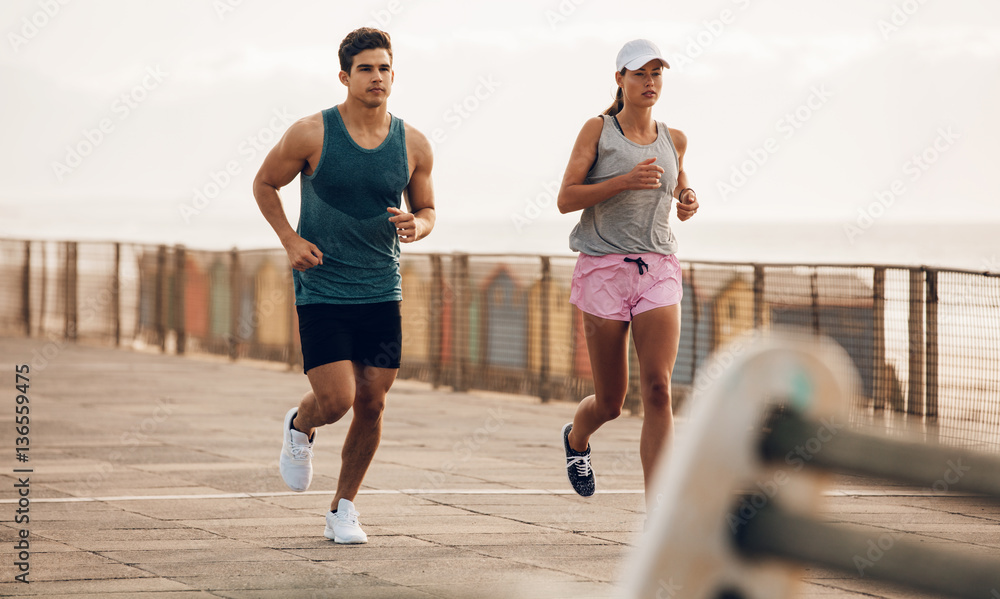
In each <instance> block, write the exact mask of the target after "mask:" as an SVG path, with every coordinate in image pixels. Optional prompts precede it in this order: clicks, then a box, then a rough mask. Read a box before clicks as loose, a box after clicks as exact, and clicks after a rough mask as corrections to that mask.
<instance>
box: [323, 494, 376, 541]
mask: <svg viewBox="0 0 1000 599" xmlns="http://www.w3.org/2000/svg"><path fill="white" fill-rule="evenodd" d="M360 515H361V514H359V513H358V510H356V509H354V503H353V502H350V501H348V500H346V499H341V500H340V501H339V502H337V511H336V512H327V513H326V530H325V531H323V536H324V537H326V538H328V539H333V542H334V543H341V544H354V543H367V542H368V535H366V534H365V531H363V530H361V523H360V522H358V516H360Z"/></svg>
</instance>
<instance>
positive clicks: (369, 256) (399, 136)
mask: <svg viewBox="0 0 1000 599" xmlns="http://www.w3.org/2000/svg"><path fill="white" fill-rule="evenodd" d="M339 58H340V68H341V72H340V82H341V83H343V84H344V86H346V87H347V99H346V100H344V102H343V103H342V104H339V105H337V106H334V107H332V108H329V109H326V110H323V111H322V112H320V113H317V114H313V115H312V116H307V117H305V118H303V119H300V120H298V121H296V122H295V123H293V124H292V126H291V127H289V128H288V131H287V132H285V134H284V136H283V137H282V138H281V140H280V141H279V142H278V144H277V145H276V146H275V147H274V149H272V150H271V152H270V153H269V154H268V155H267V157H266V158H265V159H264V163H263V164H262V165H261V167H260V172H258V173H257V178H256V180H255V181H254V186H253V191H254V197H255V198H256V199H257V204H258V205H259V206H260V210H261V212H262V213H263V214H264V218H266V219H267V222H268V223H270V225H271V227H272V228H273V229H274V231H275V233H277V235H278V238H279V239H280V240H281V244H282V246H284V248H285V251H286V252H287V253H288V260H289V261H290V262H291V265H292V268H293V269H294V272H293V277H294V284H295V306H296V310H297V311H298V317H299V336H300V338H301V341H302V358H303V363H304V364H303V366H304V369H305V373H306V376H307V377H308V378H309V384H310V386H311V388H312V389H311V390H310V391H309V392H308V393H306V394H305V396H304V397H303V398H302V401H301V402H299V404H298V406H296V407H293V408H291V409H290V410H288V413H287V414H285V418H284V422H283V425H282V439H283V442H282V447H281V456H280V459H279V469H280V471H281V477H282V479H284V481H285V484H287V485H288V486H289V487H290V488H291V489H292V490H294V491H305V490H306V489H308V488H309V483H310V482H311V481H312V472H313V471H312V457H313V445H314V443H315V439H316V429H318V428H320V427H322V426H325V425H328V424H333V423H334V422H337V421H338V420H340V419H341V418H343V417H344V415H346V414H347V412H348V411H349V410H353V412H354V414H353V417H352V420H351V425H350V427H349V429H348V431H347V438H346V439H345V440H344V447H343V452H342V456H341V457H342V461H341V467H340V478H339V479H338V481H337V492H336V495H335V496H334V498H333V502H332V503H331V505H330V512H328V513H327V514H326V530H325V532H324V534H325V536H326V537H327V538H328V539H333V540H334V541H335V542H337V543H366V542H368V537H367V535H366V534H365V532H364V531H363V530H362V529H361V525H360V523H359V521H358V516H359V514H358V511H357V509H355V506H354V499H355V497H356V496H357V494H358V491H359V489H360V488H361V481H362V480H363V479H364V476H365V473H366V472H367V471H368V466H369V465H370V464H371V461H372V457H373V456H374V455H375V450H376V449H377V448H378V445H379V441H380V439H381V435H382V411H383V409H384V408H385V396H386V393H387V392H388V391H389V387H391V386H392V383H393V381H394V380H395V379H396V373H397V371H398V369H399V361H400V353H401V350H402V335H401V322H400V320H401V319H400V300H401V299H402V287H401V278H400V273H399V244H400V242H402V243H411V242H414V241H417V240H419V239H423V238H424V237H426V236H427V235H428V234H429V233H430V232H431V229H433V228H434V219H435V212H434V192H433V188H432V185H431V166H432V162H433V159H432V156H431V146H430V143H429V142H428V141H427V138H426V137H424V135H422V134H421V133H420V132H419V131H417V130H416V129H414V128H412V127H410V126H409V125H407V124H405V123H404V122H403V121H402V120H401V119H399V118H397V117H396V116H394V115H392V114H390V113H389V112H388V109H387V107H386V100H387V99H388V98H389V94H390V93H391V91H392V82H393V76H394V73H393V70H392V46H391V43H390V40H389V35H388V34H387V33H385V32H383V31H379V30H377V29H372V28H367V27H365V28H361V29H358V30H356V31H353V32H351V33H350V34H348V35H347V37H346V38H344V40H343V42H341V44H340V51H339ZM297 175H301V177H300V181H301V186H302V210H301V215H300V217H299V224H298V229H297V230H295V229H292V227H291V226H290V225H289V223H288V219H287V217H286V216H285V212H284V210H283V209H282V205H281V198H280V196H279V194H278V190H279V189H281V188H282V187H284V186H285V185H287V184H288V183H291V182H292V180H293V179H295V177H296V176H297ZM402 197H405V198H406V201H407V204H408V206H409V210H410V212H404V211H402V210H401V209H400V206H401V201H400V200H401V198H402Z"/></svg>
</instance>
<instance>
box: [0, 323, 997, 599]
mask: <svg viewBox="0 0 1000 599" xmlns="http://www.w3.org/2000/svg"><path fill="white" fill-rule="evenodd" d="M45 343H47V341H45V340H30V339H0V360H2V363H0V366H2V368H3V372H4V373H5V374H4V375H3V376H4V377H5V378H0V383H2V384H3V385H5V388H7V387H9V386H10V385H11V377H10V375H9V372H8V371H10V370H12V369H11V368H9V367H10V366H11V365H13V364H18V363H23V362H30V361H31V360H32V359H33V356H34V355H35V353H34V352H36V351H40V349H41V348H42V346H43V345H45ZM3 365H6V366H3ZM307 388H308V383H307V380H306V378H305V377H304V376H303V375H302V374H301V373H300V372H284V371H281V370H278V369H275V368H273V367H262V366H260V365H257V364H248V363H226V362H224V361H221V360H218V359H211V360H205V359H198V358H194V357H188V358H185V357H177V356H166V355H160V354H155V353H146V352H138V351H129V350H120V349H110V348H96V347H87V346H81V345H75V344H65V345H61V346H60V347H59V349H58V352H57V353H56V355H55V356H53V357H51V358H49V359H48V361H47V363H46V365H45V367H44V368H39V369H37V370H36V371H33V373H32V376H31V409H32V411H31V416H32V419H31V425H32V426H31V450H30V451H31V461H30V463H28V466H30V467H32V468H33V470H34V471H33V472H32V473H31V475H30V476H31V496H30V497H31V500H32V503H31V521H30V525H29V526H28V528H29V529H30V539H31V556H30V578H31V580H32V581H33V582H32V583H31V584H30V585H24V584H21V583H18V582H14V576H15V575H16V574H17V573H18V570H17V568H16V567H15V566H14V565H13V560H11V559H9V557H10V552H9V551H7V550H5V551H3V552H0V556H2V557H3V559H2V561H0V576H2V578H0V596H24V597H36V596H38V597H42V596H50V597H158V598H163V597H177V598H186V597H228V598H232V599H260V598H267V599H282V598H286V597H287V598H289V599H291V598H293V597H294V598H295V599H309V598H315V599H318V598H321V597H352V598H358V599H365V598H384V597H385V598H397V599H399V598H402V599H408V598H413V599H427V598H439V599H440V598H456V599H458V598H469V597H477V598H479V597H482V598H485V599H491V598H518V599H533V598H538V599H542V598H544V599H553V598H562V597H565V598H570V597H572V598H574V599H583V598H595V599H596V598H602V599H604V598H613V597H618V596H620V588H619V586H618V585H619V581H620V579H621V577H622V576H623V564H625V563H626V562H627V561H629V560H630V559H631V558H632V557H633V556H634V551H635V550H636V549H635V547H636V545H637V544H638V543H639V540H640V533H641V531H642V530H643V527H644V522H645V500H644V497H643V494H642V493H641V489H642V484H643V483H642V481H643V477H642V469H641V462H640V460H639V454H638V439H639V431H640V428H641V424H642V423H641V420H640V419H639V418H637V417H622V418H619V419H618V420H616V421H615V422H613V423H609V424H608V425H607V426H606V427H604V428H603V429H602V430H601V431H600V432H599V433H598V434H597V435H595V437H594V439H593V442H592V445H593V447H594V466H595V469H596V470H597V472H598V488H599V493H598V494H597V495H595V496H594V497H592V498H586V499H585V498H581V497H578V496H576V495H575V494H572V493H571V492H569V489H568V483H567V481H566V475H565V471H564V469H563V467H562V463H563V458H562V453H561V437H560V435H559V431H560V429H561V427H562V425H563V424H564V423H565V422H567V421H568V420H570V419H571V418H572V415H573V412H574V410H575V404H573V403H570V402H551V403H546V404H542V403H540V402H538V401H537V400H535V399H533V398H525V397H522V396H513V395H502V394H496V393H456V392H453V391H451V390H448V389H434V388H432V387H431V386H429V385H425V384H422V383H417V382H413V381H403V380H401V381H398V382H397V383H396V385H395V386H394V388H393V390H392V391H391V393H390V395H389V400H388V406H387V409H386V412H385V417H384V418H385V426H384V430H383V441H382V445H381V447H380V449H379V452H378V454H377V455H376V457H375V460H374V462H373V464H372V467H371V469H370V471H369V474H368V476H367V478H366V481H365V485H364V487H363V489H362V492H361V494H360V495H359V496H358V499H357V502H356V503H357V506H358V508H359V510H360V512H361V522H362V524H363V525H364V526H365V529H366V531H367V532H368V534H369V540H370V542H369V543H368V544H367V545H363V546H341V545H336V544H334V543H332V542H330V541H328V540H327V539H325V538H324V537H323V536H322V534H323V527H324V519H323V515H324V513H325V511H326V510H327V509H329V504H330V501H331V500H332V497H333V493H334V490H335V486H336V480H337V476H338V473H339V467H340V451H341V449H342V446H343V438H344V435H345V433H346V430H347V426H348V422H347V421H341V422H338V423H336V424H334V425H332V426H330V427H326V428H324V429H322V430H321V431H320V433H319V435H318V437H317V444H316V449H315V455H316V457H315V460H314V465H315V477H314V482H313V485H312V487H311V488H310V491H309V492H307V493H292V492H290V491H289V490H288V489H287V488H286V487H285V485H284V483H283V482H282V481H281V479H280V476H279V475H278V470H277V456H278V451H279V450H280V444H281V439H280V427H281V423H282V418H283V416H284V413H285V411H286V410H287V409H288V408H289V407H291V406H292V405H295V403H296V402H297V401H298V398H299V397H301V395H302V394H303V393H304V392H305V391H306V390H307ZM683 426H684V423H683V421H680V422H679V423H678V429H679V430H683ZM5 438H6V437H5ZM16 467H18V464H16V463H15V462H14V461H13V456H8V457H7V458H5V461H4V464H3V468H2V469H0V544H2V545H3V546H4V547H9V546H10V545H12V544H13V543H14V542H16V541H17V539H18V534H19V531H20V530H21V528H22V525H20V524H17V523H15V522H14V521H13V516H14V509H15V507H16V501H17V494H16V490H15V487H14V484H15V483H16V482H17V475H16V474H15V473H14V472H13V469H14V468H16ZM833 486H834V487H835V489H836V490H837V491H838V492H837V493H835V494H834V495H832V496H828V497H826V498H825V500H824V501H823V503H822V505H821V506H820V508H819V512H820V514H822V515H823V516H825V517H826V518H827V519H829V520H831V521H834V522H838V523H842V524H846V525H853V526H857V525H862V526H867V527H871V528H872V529H873V531H875V532H880V531H884V532H886V533H891V534H893V535H896V536H905V537H906V538H908V539H910V540H914V541H915V542H919V543H922V544H925V545H926V546H928V547H935V548H943V547H948V548H955V547H957V548H960V549H963V550H966V551H971V552H976V553H979V554H985V555H993V556H998V557H1000V505H998V504H997V503H995V502H989V501H986V500H984V499H982V498H978V497H974V496H968V495H961V494H957V495H951V496H942V495H941V494H940V493H935V492H933V490H930V489H917V488H912V487H907V486H905V485H897V484H889V483H885V482H882V481H873V480H871V479H867V478H863V477H855V476H839V477H836V478H835V479H834V483H833ZM800 576H801V579H802V582H801V586H800V589H799V591H798V594H797V595H796V596H797V597H802V598H808V597H817V598H823V599H827V598H833V597H838V598H839V597H851V598H860V597H882V598H893V599H903V598H922V597H927V595H921V594H918V593H914V592H911V591H907V590H901V589H898V588H896V587H892V586H890V585H885V584H882V583H879V582H876V581H873V580H870V579H869V578H863V577H858V576H852V575H851V574H850V573H843V572H833V571H828V570H824V569H820V568H803V569H802V570H801V574H800ZM998 596H1000V594H998ZM984 599H986V598H984Z"/></svg>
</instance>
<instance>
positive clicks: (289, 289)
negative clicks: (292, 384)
mask: <svg viewBox="0 0 1000 599" xmlns="http://www.w3.org/2000/svg"><path fill="white" fill-rule="evenodd" d="M286 264H288V263H287V262H286ZM292 273H293V271H292V266H291V264H288V266H286V267H285V290H284V294H285V297H289V295H291V297H292V301H290V302H285V305H287V306H288V310H287V313H286V317H287V318H288V345H287V346H286V350H285V351H286V353H287V354H288V356H287V359H286V360H285V363H286V364H287V365H288V369H289V370H295V367H296V366H297V365H298V364H299V361H300V360H299V345H298V344H297V343H296V342H295V340H296V339H298V330H297V327H296V326H295V324H296V314H295V297H294V296H295V282H294V280H293V277H294V275H293V274H292Z"/></svg>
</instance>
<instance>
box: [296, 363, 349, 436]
mask: <svg viewBox="0 0 1000 599" xmlns="http://www.w3.org/2000/svg"><path fill="white" fill-rule="evenodd" d="M306 376H307V377H308V378H309V384H310V385H311V386H312V390H311V391H308V392H306V394H305V396H303V397H302V401H301V402H299V412H298V414H297V415H296V416H295V420H293V421H292V426H293V427H295V430H297V431H299V432H302V433H305V434H306V435H308V436H310V437H312V434H313V431H314V430H316V429H317V428H319V427H321V426H325V425H327V424H333V423H334V422H337V421H338V420H340V419H341V418H343V417H344V414H346V413H347V411H348V410H350V409H351V406H352V405H353V404H354V396H355V393H356V389H355V382H354V366H353V364H352V363H351V361H350V360H340V361H338V362H331V363H329V364H323V365H322V366H316V367H314V368H310V369H309V372H307V373H306Z"/></svg>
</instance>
